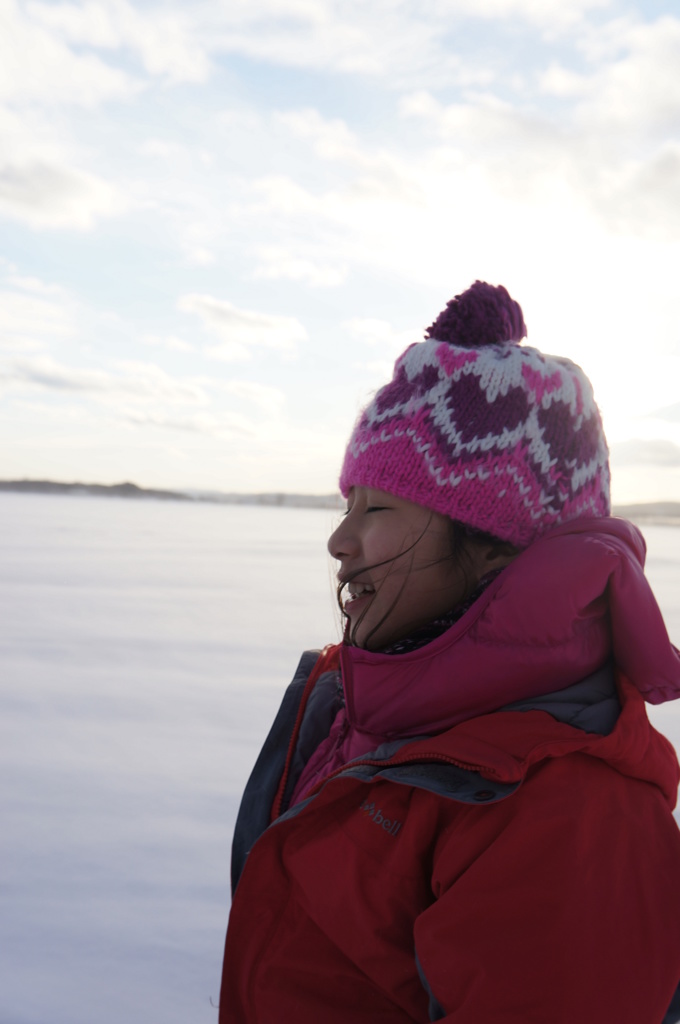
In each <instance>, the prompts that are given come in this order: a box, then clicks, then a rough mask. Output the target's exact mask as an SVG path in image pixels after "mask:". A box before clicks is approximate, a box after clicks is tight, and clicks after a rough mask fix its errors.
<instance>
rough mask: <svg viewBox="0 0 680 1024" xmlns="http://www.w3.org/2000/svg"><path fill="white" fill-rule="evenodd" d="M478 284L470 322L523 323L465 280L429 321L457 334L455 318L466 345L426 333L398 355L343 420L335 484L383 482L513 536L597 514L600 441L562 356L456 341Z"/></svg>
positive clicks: (583, 390)
mask: <svg viewBox="0 0 680 1024" xmlns="http://www.w3.org/2000/svg"><path fill="white" fill-rule="evenodd" d="M482 289H484V290H483V291H482ZM471 293H472V297H473V298H474V299H475V300H476V302H477V309H476V310H475V311H474V315H472V316H470V315H468V316H467V319H465V316H464V315H463V316H461V314H466V313H469V310H468V309H467V308H466V303H465V300H466V296H470V295H471ZM480 293H481V296H482V299H483V302H484V309H483V317H482V319H483V321H484V322H483V324H482V327H483V328H484V330H482V331H479V332H478V333H484V331H486V334H487V336H488V333H489V328H488V322H489V319H490V316H489V309H490V311H491V314H492V315H493V317H495V321H496V322H500V321H502V325H501V329H502V330H503V331H505V332H506V338H507V334H508V333H514V334H518V333H520V332H525V331H526V328H524V322H523V320H522V317H521V309H520V308H519V306H518V305H517V303H515V302H514V301H513V300H512V299H510V296H508V294H507V292H506V291H505V289H500V288H499V289H493V288H492V287H491V286H490V285H482V283H481V282H477V283H476V285H473V286H472V288H471V289H469V291H468V292H466V293H464V295H463V296H459V297H457V299H456V300H453V302H452V303H450V304H449V308H448V309H447V311H445V313H444V314H442V316H441V317H440V318H439V320H438V321H437V322H436V323H435V324H434V325H433V328H431V329H430V330H431V331H432V332H433V331H434V330H435V329H437V328H438V327H439V329H440V330H441V332H442V333H444V332H445V328H442V327H441V321H442V319H443V318H444V317H445V316H446V317H448V319H449V322H451V321H452V320H454V321H456V323H455V325H454V326H455V331H456V337H458V336H460V334H461V319H463V320H464V321H465V322H464V323H463V329H464V333H465V334H466V337H465V340H466V343H467V344H466V346H462V345H459V344H455V343H452V342H451V341H442V340H436V339H435V338H430V339H429V340H426V341H424V342H421V343H419V344H415V345H411V346H410V347H409V348H408V349H407V350H406V351H405V352H404V353H403V354H402V355H401V356H400V358H399V359H398V360H397V362H396V364H395V368H394V376H393V379H392V381H391V382H390V383H389V384H387V385H386V386H385V387H383V388H382V389H381V390H380V391H379V392H378V393H377V394H376V396H375V398H374V399H373V401H372V402H371V403H370V404H369V406H368V407H367V408H366V409H365V410H364V412H363V413H362V415H361V416H360V418H359V421H358V423H357V425H356V427H355V429H354V432H353V434H352V437H351V439H350V443H349V446H348V448H347V452H346V454H345V460H344V464H343V467H342V473H341V476H340V489H341V491H342V493H343V494H344V495H345V496H346V495H347V493H348V492H349V490H350V489H351V488H352V487H354V486H364V487H373V488H376V489H379V490H384V491H388V492H390V493H392V494H396V495H398V496H399V497H402V498H405V499H407V500H410V501H413V502H416V503H417V504H419V505H423V506H424V507H425V508H430V509H432V510H433V511H436V512H440V513H442V514H444V515H447V516H449V517H450V518H451V519H455V520H457V521H459V522H462V523H465V524H466V525H468V526H471V527H474V528H475V529H479V530H483V531H484V532H487V533H491V534H493V535H494V536H497V537H500V538H501V539H503V540H508V541H511V542H512V543H514V544H516V545H517V546H519V547H524V546H526V545H527V544H529V543H530V542H531V541H532V540H534V539H535V538H536V537H538V536H539V535H540V534H542V533H544V532H545V531H546V530H548V529H549V528H550V527H552V526H555V525H557V524H558V523H562V522H567V521H569V520H572V519H577V518H581V517H584V516H603V515H608V514H609V510H610V504H609V465H608V453H607V445H606V441H605V438H604V433H603V430H602V423H601V420H600V415H599V412H598V409H597V406H596V405H595V400H594V397H593V393H592V388H591V385H590V382H589V381H588V378H587V377H586V376H585V374H584V373H583V371H582V370H581V369H580V368H579V367H578V366H576V365H575V364H574V363H572V362H570V361H569V360H568V359H561V358H558V357H554V356H545V355H543V354H542V353H541V352H539V351H538V350H537V349H533V348H529V347H525V346H519V345H518V344H517V343H516V341H514V340H510V341H508V340H505V338H504V340H503V341H502V342H501V343H500V344H499V343H493V342H492V343H489V342H488V341H487V340H486V339H485V342H486V343H484V344H482V346H481V347H477V348H471V347H468V346H469V344H470V341H469V336H470V335H471V334H472V335H474V331H475V316H478V311H479V301H478V300H479V296H480ZM497 298H498V299H499V302H496V299H497ZM460 300H463V301H462V302H461V301H460ZM456 303H458V306H459V307H462V309H458V308H456ZM508 303H512V306H511V307H510V314H507V315H506V312H505V310H506V309H507V307H508ZM499 304H500V305H501V306H502V307H503V309H502V311H501V312H502V314H503V316H502V317H499V315H498V312H497V309H496V306H497V305H499ZM450 307H454V308H453V311H451V309H450ZM518 318H519V320H518ZM508 324H509V325H510V326H509V327H508ZM494 329H495V328H494ZM492 336H493V335H492Z"/></svg>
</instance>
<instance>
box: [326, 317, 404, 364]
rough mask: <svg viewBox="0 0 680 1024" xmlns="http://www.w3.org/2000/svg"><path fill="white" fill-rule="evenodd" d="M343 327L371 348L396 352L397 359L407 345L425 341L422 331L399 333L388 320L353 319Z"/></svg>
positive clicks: (347, 321)
mask: <svg viewBox="0 0 680 1024" xmlns="http://www.w3.org/2000/svg"><path fill="white" fill-rule="evenodd" d="M343 327H344V328H345V329H346V330H347V331H348V332H349V334H350V335H351V336H352V337H353V338H354V339H355V340H356V341H359V342H361V343H362V344H363V345H368V346H371V347H376V346H380V347H381V348H383V349H389V350H390V351H392V352H394V354H395V357H396V356H397V355H398V354H399V353H401V352H403V351H404V349H405V348H406V346H407V345H411V344H413V342H416V341H422V340H423V332H422V330H418V329H417V328H410V329H409V330H406V331H397V330H396V329H395V328H394V327H393V326H392V324H390V323H389V322H388V321H387V320H378V319H374V318H372V317H366V318H362V317H353V318H352V319H351V320H346V321H345V322H344V324H343Z"/></svg>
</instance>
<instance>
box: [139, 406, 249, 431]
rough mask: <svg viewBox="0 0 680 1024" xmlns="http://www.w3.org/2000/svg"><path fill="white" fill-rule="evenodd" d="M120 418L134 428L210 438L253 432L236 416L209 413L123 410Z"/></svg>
mask: <svg viewBox="0 0 680 1024" xmlns="http://www.w3.org/2000/svg"><path fill="white" fill-rule="evenodd" d="M121 416H122V418H123V419H124V420H127V422H129V423H133V424H135V426H142V427H147V426H151V427H158V428H160V429H162V430H181V431H183V432H184V433H189V434H207V435H209V436H211V437H221V438H230V437H233V436H234V435H241V436H246V435H252V434H253V433H254V432H255V431H254V427H253V425H252V423H250V422H249V421H248V420H247V419H245V417H242V416H238V415H237V414H228V415H223V416H214V415H212V414H210V413H193V414H191V415H187V416H177V415H168V414H164V413H156V412H144V411H140V410H139V409H123V410H121Z"/></svg>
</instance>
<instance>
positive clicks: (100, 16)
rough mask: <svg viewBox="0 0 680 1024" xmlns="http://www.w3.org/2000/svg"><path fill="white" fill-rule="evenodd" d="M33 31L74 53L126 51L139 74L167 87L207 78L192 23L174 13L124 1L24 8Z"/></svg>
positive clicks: (205, 58)
mask: <svg viewBox="0 0 680 1024" xmlns="http://www.w3.org/2000/svg"><path fill="white" fill-rule="evenodd" d="M28 11H29V14H30V15H31V17H32V19H33V20H34V22H35V23H36V24H37V25H40V26H41V27H42V28H43V29H45V30H47V31H48V32H49V33H50V34H51V36H54V35H57V36H60V37H61V38H62V39H64V40H66V41H67V42H68V43H70V44H73V45H74V46H77V47H83V46H91V47H95V48H97V49H101V50H121V49H125V50H130V51H132V52H133V53H135V54H137V55H138V57H139V59H140V60H141V62H142V65H143V67H144V70H145V71H146V72H147V74H148V75H151V76H162V77H164V78H166V79H168V80H170V81H172V82H203V81H205V79H206V78H207V76H208V74H209V72H210V59H209V56H208V53H207V50H206V47H205V45H204V44H201V43H200V42H199V40H198V39H197V37H196V28H195V25H196V21H195V18H193V17H192V16H191V14H190V13H189V12H187V11H183V10H182V9H181V7H180V8H175V9H174V10H172V9H168V8H167V7H166V8H163V7H162V6H160V5H158V4H157V5H156V6H155V7H153V8H150V9H146V10H143V9H141V8H140V6H139V5H137V6H134V5H132V4H131V3H127V2H126V0H89V2H87V0H86V2H85V3H79V4H70V3H62V4H60V3H56V4H55V3H51V4H46V3H29V4H28Z"/></svg>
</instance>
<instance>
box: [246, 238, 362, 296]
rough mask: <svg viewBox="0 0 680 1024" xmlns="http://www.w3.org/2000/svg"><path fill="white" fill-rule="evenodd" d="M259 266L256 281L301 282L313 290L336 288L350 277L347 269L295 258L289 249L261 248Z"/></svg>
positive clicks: (256, 271) (258, 254) (254, 274)
mask: <svg viewBox="0 0 680 1024" xmlns="http://www.w3.org/2000/svg"><path fill="white" fill-rule="evenodd" d="M256 259H258V260H259V262H258V265H257V266H256V268H255V270H254V271H253V277H254V278H256V279H261V280H268V281H280V280H287V281H298V282H299V283H300V284H306V285H309V286H310V287H311V288H336V287H337V286H338V285H341V284H343V282H344V281H345V279H346V277H347V267H346V266H344V265H341V266H333V265H332V264H329V263H324V262H323V261H322V260H321V261H319V260H311V259H305V258H302V257H299V256H294V255H293V254H292V253H290V252H288V251H287V250H286V249H282V248H278V247H276V246H261V247H260V248H258V249H257V250H256Z"/></svg>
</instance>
